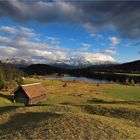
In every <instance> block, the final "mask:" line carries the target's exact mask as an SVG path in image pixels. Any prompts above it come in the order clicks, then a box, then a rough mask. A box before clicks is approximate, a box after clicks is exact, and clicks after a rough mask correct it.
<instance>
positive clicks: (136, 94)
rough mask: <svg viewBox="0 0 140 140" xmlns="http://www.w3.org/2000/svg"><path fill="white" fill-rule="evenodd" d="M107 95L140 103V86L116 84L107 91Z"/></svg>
mask: <svg viewBox="0 0 140 140" xmlns="http://www.w3.org/2000/svg"><path fill="white" fill-rule="evenodd" d="M105 92H106V94H107V95H110V96H113V97H116V98H120V99H122V100H128V101H140V86H127V85H119V84H114V85H112V86H111V88H109V89H106V90H105Z"/></svg>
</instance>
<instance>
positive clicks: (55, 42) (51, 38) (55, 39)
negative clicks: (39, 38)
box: [46, 36, 60, 45]
mask: <svg viewBox="0 0 140 140" xmlns="http://www.w3.org/2000/svg"><path fill="white" fill-rule="evenodd" d="M46 39H47V40H48V42H49V43H51V44H57V45H58V44H60V41H59V38H57V37H52V36H46Z"/></svg>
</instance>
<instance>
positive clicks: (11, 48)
mask: <svg viewBox="0 0 140 140" xmlns="http://www.w3.org/2000/svg"><path fill="white" fill-rule="evenodd" d="M3 27H4V26H3ZM7 27H9V28H7ZM3 29H4V28H3ZM3 29H2V28H1V30H3ZM6 29H15V30H16V32H12V33H11V32H10V33H9V32H8V34H4V35H5V36H0V59H4V58H9V57H19V58H21V59H26V60H29V61H30V60H31V61H35V62H36V63H37V62H39V63H49V62H51V63H52V62H58V61H61V62H62V61H64V62H67V61H71V60H74V61H75V62H78V61H81V62H86V61H88V62H90V63H95V62H105V61H111V62H114V61H115V59H114V58H113V57H112V56H110V55H111V53H112V54H113V52H111V51H109V50H108V51H107V50H106V51H105V52H106V53H105V52H98V53H92V52H91V53H89V52H86V51H88V50H89V48H90V44H88V43H82V44H81V45H82V48H81V49H80V50H78V51H72V50H69V49H67V48H63V47H61V46H58V45H49V44H48V42H47V41H48V40H49V41H59V40H60V39H58V38H55V37H50V36H47V41H46V37H44V38H43V37H42V36H39V35H38V34H36V32H35V31H34V30H33V29H30V28H26V27H22V26H18V27H10V26H6ZM3 31H4V32H7V30H3ZM40 37H42V38H41V41H40V40H39V41H37V40H38V39H39V38H40ZM36 39H37V40H36ZM77 60H78V61H77Z"/></svg>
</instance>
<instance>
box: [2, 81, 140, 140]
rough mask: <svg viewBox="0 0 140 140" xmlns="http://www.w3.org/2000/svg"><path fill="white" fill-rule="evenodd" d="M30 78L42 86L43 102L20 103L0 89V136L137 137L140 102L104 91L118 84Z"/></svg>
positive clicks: (25, 137)
mask: <svg viewBox="0 0 140 140" xmlns="http://www.w3.org/2000/svg"><path fill="white" fill-rule="evenodd" d="M33 82H42V83H43V85H44V86H45V87H46V90H47V92H48V98H47V101H46V102H43V103H39V104H36V105H34V106H29V107H24V106H23V105H20V104H13V103H11V102H10V99H11V96H9V95H8V94H7V93H1V96H0V99H1V100H2V103H1V104H0V106H1V107H0V139H51V140H52V139H70V140H81V139H89V140H90V139H103V140H104V139H115V140H120V139H140V108H139V105H140V103H139V102H136V101H135V100H134V101H126V100H123V99H122V98H120V97H121V96H119V97H118V98H115V97H114V96H111V95H109V94H108V93H107V91H110V90H112V89H113V86H114V87H115V88H116V86H118V87H121V86H122V85H120V86H119V85H116V84H101V85H100V86H99V87H97V86H96V84H93V83H85V82H69V83H68V86H67V87H62V85H63V81H59V80H58V81H57V80H39V79H26V80H25V83H33ZM121 88H124V87H121ZM127 88H129V87H127ZM137 88H138V90H139V87H137ZM7 101H8V102H7Z"/></svg>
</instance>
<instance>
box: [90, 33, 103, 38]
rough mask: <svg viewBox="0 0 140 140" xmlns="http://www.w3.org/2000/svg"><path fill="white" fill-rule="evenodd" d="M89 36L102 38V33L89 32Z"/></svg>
mask: <svg viewBox="0 0 140 140" xmlns="http://www.w3.org/2000/svg"><path fill="white" fill-rule="evenodd" d="M90 36H91V37H95V38H96V39H104V37H103V35H101V34H95V33H93V34H90Z"/></svg>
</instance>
